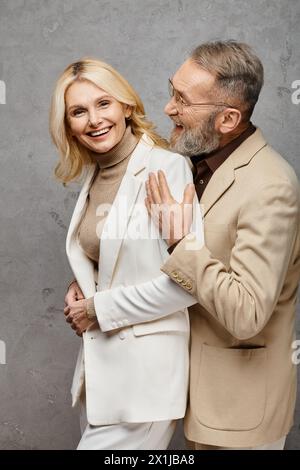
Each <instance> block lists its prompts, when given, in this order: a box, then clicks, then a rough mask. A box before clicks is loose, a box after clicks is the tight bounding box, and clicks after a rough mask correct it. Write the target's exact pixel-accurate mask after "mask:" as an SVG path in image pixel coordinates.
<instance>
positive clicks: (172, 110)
mask: <svg viewBox="0 0 300 470" xmlns="http://www.w3.org/2000/svg"><path fill="white" fill-rule="evenodd" d="M164 111H165V113H166V114H167V115H168V116H174V115H175V114H178V110H177V106H176V103H175V99H174V97H173V98H171V99H170V101H169V102H168V103H167V104H166V106H165V110H164Z"/></svg>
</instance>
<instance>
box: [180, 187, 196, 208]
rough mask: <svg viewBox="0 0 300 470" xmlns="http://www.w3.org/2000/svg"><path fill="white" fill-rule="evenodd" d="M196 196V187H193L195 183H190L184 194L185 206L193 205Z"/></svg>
mask: <svg viewBox="0 0 300 470" xmlns="http://www.w3.org/2000/svg"><path fill="white" fill-rule="evenodd" d="M194 196H195V186H194V185H193V183H190V184H188V185H187V186H186V187H185V190H184V193H183V204H193V200H194Z"/></svg>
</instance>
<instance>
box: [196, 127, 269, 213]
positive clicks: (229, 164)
mask: <svg viewBox="0 0 300 470" xmlns="http://www.w3.org/2000/svg"><path fill="white" fill-rule="evenodd" d="M266 145H267V143H266V141H265V139H264V137H263V135H262V133H261V131H260V130H259V129H257V130H256V131H255V132H254V134H252V135H251V136H250V137H249V138H248V139H247V140H245V141H244V142H243V143H242V144H241V145H240V146H239V147H238V148H237V149H236V150H235V151H234V152H232V154H231V155H230V156H229V157H228V158H227V160H226V161H225V162H224V163H223V164H222V165H221V166H220V167H219V168H218V169H217V171H216V172H215V173H214V174H213V176H212V178H211V180H210V181H209V183H208V185H207V188H206V189H205V191H204V193H203V196H202V198H201V201H200V204H201V207H202V212H203V215H204V216H205V215H206V214H207V213H208V212H209V210H210V209H211V208H212V207H213V205H214V204H215V203H216V202H217V201H218V200H219V199H220V198H221V197H222V196H223V194H224V193H225V192H226V191H227V190H228V189H229V188H230V186H231V185H232V184H233V183H234V180H235V170H237V169H238V168H241V167H242V166H245V165H248V163H249V162H250V161H251V160H252V158H253V157H254V155H255V154H256V153H257V152H258V151H259V150H260V149H261V148H262V147H264V146H266Z"/></svg>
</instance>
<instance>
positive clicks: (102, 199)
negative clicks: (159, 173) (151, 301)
mask: <svg viewBox="0 0 300 470" xmlns="http://www.w3.org/2000/svg"><path fill="white" fill-rule="evenodd" d="M137 143H138V139H137V137H136V136H134V135H133V134H132V131H131V127H130V126H128V127H127V128H126V130H125V133H124V135H123V137H122V139H121V141H120V142H119V143H118V144H117V145H116V146H115V147H113V148H112V149H111V150H110V151H109V152H106V153H101V154H100V153H94V154H93V159H94V161H95V163H97V166H98V168H99V170H98V172H97V173H96V175H95V177H94V180H93V182H92V185H91V188H90V191H89V195H88V202H87V207H86V211H85V214H84V216H83V218H82V220H81V223H80V226H79V230H78V241H79V243H80V245H81V248H82V249H83V251H84V252H85V254H86V255H87V256H88V257H89V258H90V259H91V260H92V261H93V262H94V264H95V267H96V269H98V261H99V256H100V237H101V233H102V229H103V226H104V222H105V219H106V218H107V216H108V211H106V212H105V213H104V214H103V215H97V214H96V211H97V208H99V206H100V205H101V204H109V205H111V204H112V203H113V201H114V199H115V197H116V194H117V192H118V189H119V186H120V184H121V181H122V179H123V176H124V174H125V172H126V168H127V165H128V162H129V160H130V156H131V154H132V152H133V150H134V149H135V147H136V145H137ZM99 209H100V210H99V213H101V212H104V211H101V207H100V208H99ZM88 311H89V313H90V314H95V310H94V300H93V297H91V298H89V299H88Z"/></svg>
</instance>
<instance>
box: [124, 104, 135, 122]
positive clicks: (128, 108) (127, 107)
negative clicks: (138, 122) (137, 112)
mask: <svg viewBox="0 0 300 470" xmlns="http://www.w3.org/2000/svg"><path fill="white" fill-rule="evenodd" d="M132 111H133V108H132V106H130V104H125V108H124V114H125V118H126V119H129V118H130V117H131V115H132Z"/></svg>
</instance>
